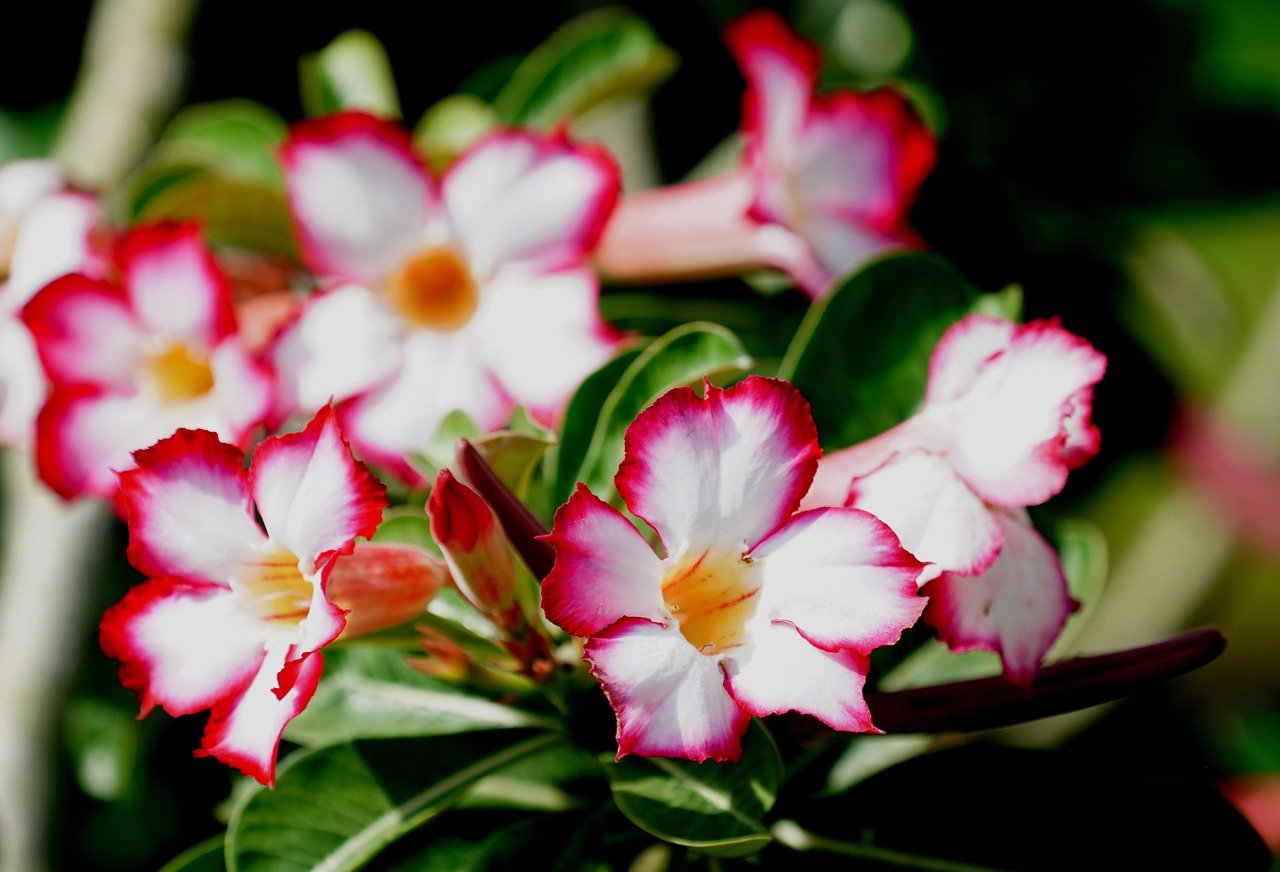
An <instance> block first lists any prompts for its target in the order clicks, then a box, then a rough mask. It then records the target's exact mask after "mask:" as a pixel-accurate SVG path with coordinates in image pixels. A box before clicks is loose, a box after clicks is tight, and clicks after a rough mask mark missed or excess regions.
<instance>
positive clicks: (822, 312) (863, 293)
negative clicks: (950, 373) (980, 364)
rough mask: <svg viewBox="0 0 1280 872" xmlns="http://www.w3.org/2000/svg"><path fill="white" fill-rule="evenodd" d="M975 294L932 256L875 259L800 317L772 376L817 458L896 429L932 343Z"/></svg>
mask: <svg viewBox="0 0 1280 872" xmlns="http://www.w3.org/2000/svg"><path fill="white" fill-rule="evenodd" d="M977 299H978V291H977V289H975V288H974V287H973V286H972V285H970V284H969V283H968V282H967V281H965V279H964V277H963V276H961V275H960V274H959V273H958V272H956V270H955V268H954V267H952V266H951V265H950V264H948V263H947V262H946V261H944V260H942V259H941V258H939V257H936V256H934V255H926V254H900V255H894V256H890V257H886V258H883V259H881V260H877V261H875V262H873V263H871V264H870V265H868V266H866V267H865V268H863V269H862V270H860V271H858V272H856V273H854V274H853V275H852V276H850V277H849V278H847V279H845V280H844V282H843V283H842V284H840V286H839V287H837V288H836V290H835V291H834V292H833V293H832V294H831V296H829V297H827V299H826V300H824V301H822V302H821V303H819V304H817V305H816V306H814V307H813V309H811V310H810V312H809V315H808V316H807V317H806V318H805V321H804V323H803V324H802V325H801V327H800V331H799V332H798V333H797V334H796V337H795V340H794V341H793V342H792V344H791V347H790V348H789V349H788V350H787V356H786V358H785V359H784V360H783V362H782V366H781V367H780V369H779V373H778V375H779V377H781V378H785V379H789V380H790V381H792V382H793V383H794V384H795V386H796V387H797V388H799V389H800V392H801V393H802V394H804V396H805V397H806V398H807V399H808V400H809V402H810V404H812V406H813V417H814V420H815V421H816V422H817V425H818V434H819V436H820V437H821V439H822V447H823V448H824V449H825V450H827V451H832V450H834V449H837V448H844V447H845V446H847V445H853V444H854V443H857V442H861V441H863V440H864V439H868V438H870V437H872V436H875V435H877V434H879V433H883V432H884V431H885V430H888V429H889V428H891V427H893V426H894V425H896V424H899V423H901V422H902V421H904V420H905V419H906V418H908V417H910V415H911V414H912V413H913V412H914V411H915V409H916V407H917V406H918V405H919V403H920V401H921V399H922V398H923V397H924V389H925V384H926V382H927V380H928V373H929V357H930V356H931V355H932V354H933V348H934V346H935V345H936V344H937V342H938V339H939V338H941V336H942V334H943V333H944V332H945V331H946V329H947V328H948V327H950V326H951V325H952V324H953V323H955V322H956V321H957V320H959V319H960V318H962V317H963V316H964V315H966V314H968V313H969V311H970V310H971V308H972V307H973V305H974V303H975V301H976V300H977Z"/></svg>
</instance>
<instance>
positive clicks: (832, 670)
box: [728, 621, 880, 733]
mask: <svg viewBox="0 0 1280 872" xmlns="http://www.w3.org/2000/svg"><path fill="white" fill-rule="evenodd" d="M868 665H869V664H868V660H867V658H866V657H865V656H863V655H861V654H857V653H855V652H853V651H824V650H822V649H821V648H816V647H814V646H813V645H811V644H810V643H809V642H808V641H806V640H805V638H804V637H803V636H802V635H800V633H799V632H798V631H797V630H796V628H795V627H793V626H791V625H790V624H787V623H782V622H769V621H760V622H759V625H758V626H757V627H756V628H754V629H753V631H752V633H751V645H750V647H749V648H748V649H746V651H745V652H744V653H741V654H738V653H737V652H735V656H734V657H733V658H732V660H731V661H729V681H728V686H729V692H730V693H731V694H733V698H734V699H735V700H737V702H738V704H739V705H740V706H742V708H743V709H745V710H746V711H747V712H749V713H750V714H753V715H756V716H764V715H772V714H779V713H781V712H788V711H797V712H803V713H804V714H807V715H813V716H814V717H815V718H817V719H818V720H820V721H822V722H823V723H824V724H826V725H827V726H829V727H832V728H833V729H837V730H845V731H847V732H851V733H878V732H880V731H879V730H877V729H876V728H875V726H874V725H873V724H872V723H871V712H870V710H869V709H868V708H867V703H866V700H864V699H863V697H862V688H863V685H864V684H865V683H866V679H867V668H868Z"/></svg>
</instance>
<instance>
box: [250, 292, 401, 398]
mask: <svg viewBox="0 0 1280 872" xmlns="http://www.w3.org/2000/svg"><path fill="white" fill-rule="evenodd" d="M403 333H404V328H403V325H402V322H401V319H400V318H399V317H398V316H397V315H396V314H395V313H394V312H392V311H391V310H390V309H389V308H388V307H387V305H386V303H385V302H384V301H383V299H382V298H381V297H380V296H378V295H377V294H375V293H374V292H373V291H371V290H369V289H368V288H366V287H363V286H361V285H342V286H340V287H337V288H334V289H333V290H330V291H327V292H325V293H322V294H319V295H317V296H315V297H313V298H312V299H311V300H309V301H308V302H307V304H306V306H305V307H304V308H303V310H302V313H301V314H300V315H299V316H298V318H297V319H296V320H295V321H293V323H292V324H290V325H289V326H288V327H286V328H285V329H284V330H282V331H281V332H280V335H279V336H278V337H277V339H276V341H275V343H274V345H273V346H272V349H271V352H270V356H271V360H272V362H273V363H274V364H275V367H276V371H277V373H278V375H279V379H280V389H279V390H280V402H281V404H282V411H283V414H282V415H281V417H288V416H289V415H291V414H293V413H294V412H302V413H303V414H306V415H310V414H314V413H315V412H317V411H319V409H320V408H321V407H322V406H324V405H325V404H326V403H328V402H329V401H330V400H333V401H335V402H341V401H342V400H345V399H348V398H350V397H353V396H356V395H357V394H360V393H363V392H364V391H367V390H370V389H371V388H373V387H375V386H376V385H378V384H380V383H382V382H385V381H386V380H387V379H389V378H391V377H392V376H394V375H395V373H396V371H397V370H399V368H400V363H401V345H402V343H403V339H402V335H403Z"/></svg>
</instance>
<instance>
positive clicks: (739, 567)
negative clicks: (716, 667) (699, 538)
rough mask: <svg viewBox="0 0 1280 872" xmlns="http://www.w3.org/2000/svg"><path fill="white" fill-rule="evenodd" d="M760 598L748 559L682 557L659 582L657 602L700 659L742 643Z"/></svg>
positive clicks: (707, 555) (704, 555) (707, 553)
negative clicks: (672, 618)
mask: <svg viewBox="0 0 1280 872" xmlns="http://www.w3.org/2000/svg"><path fill="white" fill-rule="evenodd" d="M759 593H760V582H759V579H758V577H757V573H756V570H755V567H754V566H752V564H751V558H749V557H746V556H735V555H732V554H730V555H712V554H711V553H710V552H704V553H703V554H701V555H692V556H689V557H686V558H684V559H682V560H681V561H680V562H679V563H677V564H676V565H675V566H673V567H671V569H670V570H668V571H667V573H666V576H665V577H664V578H663V580H662V598H663V600H664V601H665V602H666V604H667V608H668V609H669V610H670V611H671V614H672V615H673V616H674V617H675V619H676V620H677V621H678V622H679V624H680V632H681V633H682V634H683V635H684V637H685V638H686V639H687V640H689V644H690V645H692V646H693V647H695V648H697V649H698V650H699V651H701V652H702V653H703V654H722V653H724V652H725V651H728V650H729V649H731V648H733V647H735V646H736V645H738V644H740V643H741V641H742V637H743V634H744V631H745V629H746V625H747V622H748V621H749V620H751V618H752V617H753V616H754V615H755V613H756V607H757V604H758V602H759V596H758V594H759Z"/></svg>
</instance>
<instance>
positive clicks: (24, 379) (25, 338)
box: [0, 313, 48, 449]
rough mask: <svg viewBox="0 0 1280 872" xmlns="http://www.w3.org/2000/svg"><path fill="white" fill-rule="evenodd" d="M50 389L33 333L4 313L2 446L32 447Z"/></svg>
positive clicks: (0, 325)
mask: <svg viewBox="0 0 1280 872" xmlns="http://www.w3.org/2000/svg"><path fill="white" fill-rule="evenodd" d="M47 388H48V385H47V384H46V382H45V377H44V369H43V368H42V367H41V366H40V355H39V354H38V353H37V352H36V344H35V342H34V341H33V340H32V338H31V332H30V331H29V330H27V328H26V325H24V324H23V323H22V322H21V321H19V320H17V319H16V318H13V317H11V316H9V315H6V314H4V313H0V445H9V446H12V447H14V448H21V449H27V448H30V447H31V444H32V442H33V441H34V440H35V426H36V414H37V413H38V412H39V411H40V406H41V404H43V403H44V396H45V391H46V390H47Z"/></svg>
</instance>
